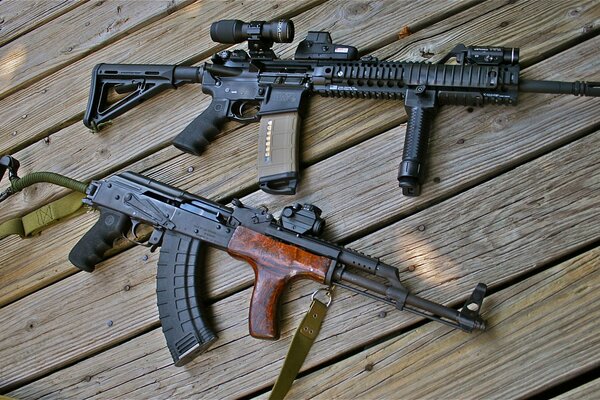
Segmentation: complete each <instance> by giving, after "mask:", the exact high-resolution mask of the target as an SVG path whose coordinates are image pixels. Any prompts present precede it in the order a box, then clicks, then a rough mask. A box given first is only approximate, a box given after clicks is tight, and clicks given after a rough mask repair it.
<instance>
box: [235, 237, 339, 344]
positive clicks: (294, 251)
mask: <svg viewBox="0 0 600 400" xmlns="http://www.w3.org/2000/svg"><path fill="white" fill-rule="evenodd" d="M227 251H228V253H229V254H230V255H231V256H232V257H234V258H237V259H240V260H244V261H246V262H247V263H248V264H250V265H251V266H252V268H253V269H254V276H255V282H254V292H253V293H252V300H251V302H250V317H249V324H250V328H249V330H250V335H252V336H254V337H256V338H260V339H278V338H279V326H278V316H279V312H278V310H279V297H280V295H281V293H282V292H283V289H284V288H285V285H286V284H287V283H288V282H290V281H291V280H294V279H312V280H313V281H317V282H321V283H323V282H325V276H326V274H327V270H328V269H329V266H330V264H331V260H329V258H327V257H320V256H316V255H314V254H312V253H309V252H307V251H305V250H302V249H300V248H298V247H295V246H291V245H288V244H285V243H281V242H279V241H277V240H274V239H272V238H270V237H268V236H265V235H263V234H260V233H257V232H254V231H252V230H250V229H248V228H244V227H243V226H240V227H238V228H237V229H236V230H235V232H234V234H233V236H232V238H231V241H230V242H229V248H228V249H227Z"/></svg>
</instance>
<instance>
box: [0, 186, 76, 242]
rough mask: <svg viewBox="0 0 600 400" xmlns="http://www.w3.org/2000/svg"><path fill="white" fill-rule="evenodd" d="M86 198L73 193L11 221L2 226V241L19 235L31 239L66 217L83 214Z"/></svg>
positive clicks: (0, 232) (0, 230)
mask: <svg viewBox="0 0 600 400" xmlns="http://www.w3.org/2000/svg"><path fill="white" fill-rule="evenodd" d="M84 197H85V194H83V193H78V192H73V193H70V194H69V195H67V196H65V197H63V198H60V199H58V200H55V201H53V202H51V203H49V204H46V205H45V206H43V207H40V208H38V209H37V210H35V211H32V212H30V213H29V214H27V215H25V216H23V217H22V218H14V219H10V220H8V221H6V222H4V223H2V224H0V240H1V239H4V238H5V237H7V236H9V235H19V236H21V237H22V238H27V237H31V236H32V235H33V234H35V233H37V232H40V231H41V230H43V229H45V228H47V227H49V226H51V225H53V224H54V223H56V222H57V221H59V220H61V219H63V218H65V217H68V216H72V215H75V214H76V213H77V214H78V213H80V212H83V211H84V209H83V203H82V202H81V200H82V199H83V198H84Z"/></svg>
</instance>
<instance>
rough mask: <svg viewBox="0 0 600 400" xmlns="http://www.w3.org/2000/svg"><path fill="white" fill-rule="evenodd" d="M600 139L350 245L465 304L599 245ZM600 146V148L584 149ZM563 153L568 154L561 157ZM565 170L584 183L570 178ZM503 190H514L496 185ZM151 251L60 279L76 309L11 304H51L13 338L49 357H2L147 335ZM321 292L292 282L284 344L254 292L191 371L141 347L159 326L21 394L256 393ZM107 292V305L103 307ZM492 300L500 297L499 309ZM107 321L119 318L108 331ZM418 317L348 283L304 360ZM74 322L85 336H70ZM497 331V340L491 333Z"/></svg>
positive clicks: (221, 313) (419, 286)
mask: <svg viewBox="0 0 600 400" xmlns="http://www.w3.org/2000/svg"><path fill="white" fill-rule="evenodd" d="M599 143H600V132H596V133H594V134H592V135H589V136H587V137H585V138H583V139H581V140H579V141H577V142H575V143H573V144H571V145H568V146H565V147H564V148H561V149H559V150H557V151H555V152H552V153H550V154H548V155H546V156H543V157H540V158H538V159H536V160H534V161H532V162H530V163H527V164H525V165H523V166H521V167H518V168H516V169H514V170H512V171H510V172H507V173H506V174H503V175H501V176H500V177H498V178H496V179H494V180H491V181H489V182H486V183H485V184H482V185H478V186H476V187H475V188H473V189H471V190H469V191H467V192H464V193H462V194H460V195H458V196H456V197H453V198H451V199H449V200H447V201H445V202H443V203H440V204H438V205H436V206H433V207H430V208H429V209H427V210H425V211H422V212H420V213H417V214H415V215H413V216H411V217H408V218H406V219H404V220H402V221H400V222H398V223H395V224H393V225H390V226H388V227H386V228H383V229H381V230H379V231H377V232H375V233H373V234H371V235H369V236H367V237H365V238H363V239H360V240H358V241H356V242H353V243H351V244H350V247H353V248H357V249H361V250H365V249H372V248H375V247H377V249H378V251H379V252H378V254H377V255H378V256H382V258H383V260H384V261H385V262H388V263H391V264H392V265H396V266H398V267H400V268H402V269H403V270H404V272H403V273H402V274H401V275H402V276H401V277H402V279H403V280H404V282H406V284H407V286H408V287H409V288H410V289H411V291H413V292H414V293H419V294H420V295H422V296H426V297H427V298H430V299H432V300H435V301H441V302H446V301H447V302H450V303H451V304H457V303H459V302H460V301H464V298H465V297H466V295H467V294H468V293H469V292H470V290H471V289H472V288H473V287H474V285H475V284H476V283H477V282H479V281H483V282H487V283H489V284H490V286H491V287H494V286H496V285H499V284H502V283H503V282H506V281H509V280H510V279H513V278H515V277H516V276H519V275H522V274H524V273H527V272H532V271H534V270H536V269H538V268H540V267H541V266H544V265H547V264H548V263H550V262H552V261H553V259H554V258H556V257H561V254H568V253H569V251H572V250H574V249H577V248H581V247H584V246H586V245H588V244H590V243H593V242H594V241H595V240H597V238H598V236H599V234H600V231H599V228H598V226H597V224H595V223H594V221H595V220H597V219H598V218H599V216H600V207H599V206H598V204H599V202H598V193H600V191H599V189H600V170H598V168H597V161H598V156H599V154H600V153H599V151H600V150H598V149H597V148H598V144H599ZM592 148H596V150H595V151H591V152H589V151H584V150H586V149H592ZM557 159H558V160H561V161H560V162H557ZM565 176H571V177H573V178H574V179H573V180H571V181H567V180H565V179H564V177H565ZM531 182H538V184H537V185H532V184H531ZM497 187H502V188H506V189H505V190H504V191H494V190H493V189H494V188H497ZM467 210H468V211H467ZM490 210H496V211H494V212H490ZM448 221H451V222H448ZM420 227H424V229H422V228H420ZM482 227H483V228H482ZM479 229H484V231H485V233H486V234H487V235H481V234H480V232H479V231H478V230H479ZM136 250H137V249H136ZM142 254H143V252H139V257H138V258H137V262H136V265H132V266H131V267H132V268H131V269H132V270H131V272H129V271H127V272H126V273H125V274H123V272H124V271H125V270H124V269H123V268H119V266H118V265H114V266H111V267H110V268H102V270H101V271H99V272H100V273H99V274H98V276H97V277H93V276H92V275H94V274H76V275H74V276H72V277H70V278H67V279H65V280H63V281H61V282H59V283H57V284H54V285H52V286H51V287H50V288H55V289H56V293H57V294H58V293H60V295H61V296H64V295H65V294H66V293H68V296H69V297H70V298H72V299H78V300H77V301H74V302H73V303H75V304H77V306H73V309H69V310H68V312H65V311H66V310H65V309H64V306H63V307H62V308H61V307H58V306H52V304H53V303H55V302H54V301H52V299H51V297H52V293H45V292H47V290H43V291H39V292H37V293H35V294H33V295H32V296H28V297H27V298H25V299H23V300H22V301H20V302H17V303H13V304H11V305H9V306H7V307H6V308H7V309H10V308H12V307H16V305H17V304H18V303H21V306H20V307H19V309H20V310H21V314H20V315H19V316H18V318H19V319H20V320H19V321H17V320H15V319H13V320H10V321H1V320H0V323H2V324H3V325H5V326H16V327H19V326H22V325H23V324H24V323H26V319H27V316H29V317H30V318H31V317H32V315H31V314H29V312H27V313H26V312H23V310H32V308H34V307H37V306H39V303H40V301H44V302H45V301H47V302H48V303H49V304H48V308H47V309H46V310H45V311H44V318H48V319H49V321H47V322H44V323H41V322H40V323H39V324H36V325H35V327H34V328H33V329H32V332H31V333H30V334H29V335H23V333H22V334H21V335H20V337H21V339H20V340H22V341H23V344H16V343H14V344H15V346H16V348H13V352H18V353H20V352H21V351H20V350H19V351H15V350H18V349H20V347H21V346H25V345H26V344H27V346H29V347H31V346H33V347H35V348H38V349H40V351H42V352H43V354H45V355H46V357H47V359H45V360H39V359H38V360H17V359H15V358H16V357H14V356H11V354H10V353H9V352H8V351H3V352H2V353H0V356H2V357H4V358H6V360H10V361H11V364H12V362H14V363H18V364H19V365H20V366H22V367H23V368H25V369H28V368H30V366H28V364H38V363H40V362H41V363H42V364H45V365H48V363H54V362H57V358H58V359H59V360H60V359H61V358H62V357H65V355H66V354H65V352H68V351H70V350H67V349H65V348H64V347H61V346H52V345H51V344H47V343H41V342H42V341H43V338H44V337H45V336H46V335H48V334H50V332H52V333H51V336H55V335H56V337H60V341H61V342H64V341H68V342H69V344H70V347H71V348H73V347H74V348H75V349H77V350H76V351H74V353H81V352H84V351H85V349H87V350H88V351H89V349H90V347H93V346H98V345H100V343H101V342H102V341H107V340H108V341H110V340H112V339H114V338H115V337H116V336H123V335H124V334H125V333H128V332H127V331H129V330H134V331H141V330H142V328H141V327H140V326H139V325H140V323H142V324H143V323H145V322H146V321H148V319H152V320H155V321H156V320H157V316H156V311H155V307H154V299H153V293H152V291H153V289H154V282H153V276H154V274H153V273H152V272H149V271H148V267H149V265H148V264H150V265H154V264H155V261H154V260H152V259H150V260H146V261H143V259H142ZM122 256H123V255H120V256H117V257H115V261H117V263H118V264H122V263H119V262H118V259H119V258H120V257H122ZM111 261H112V260H111ZM111 261H108V262H107V263H110V262H111ZM408 266H413V267H414V270H413V271H412V272H407V271H406V270H405V268H407V267H408ZM247 269H249V268H247ZM411 269H413V268H411ZM142 274H143V275H146V276H142ZM142 279H143V281H140V280H142ZM95 284H101V285H102V290H101V292H102V293H103V294H105V295H104V296H100V294H98V295H97V296H98V297H94V298H92V299H89V297H90V295H87V294H86V295H85V297H83V298H79V297H80V296H82V294H84V293H88V292H89V291H91V290H92V286H93V285H95ZM125 285H130V287H131V289H130V290H129V291H127V292H125V291H123V290H122V289H121V288H123V287H124V286H125ZM58 287H61V289H58ZM315 287H316V285H312V284H311V285H309V284H305V283H304V284H298V285H294V287H293V289H292V290H290V293H289V294H288V296H287V303H286V304H285V305H284V308H283V311H284V317H283V318H282V339H281V340H279V341H277V342H264V341H258V340H256V339H253V338H251V337H249V336H248V335H247V333H246V332H247V324H246V321H247V319H246V318H247V316H246V314H247V304H248V303H247V302H248V301H249V296H250V292H251V290H250V289H247V290H244V291H242V292H240V293H237V294H234V295H232V296H229V297H227V298H226V299H224V300H222V301H219V302H218V303H216V304H215V305H213V308H214V313H215V315H214V319H215V323H216V328H217V332H218V335H219V337H220V338H219V340H218V341H217V343H215V345H214V346H213V349H212V350H210V351H208V352H207V353H205V354H202V355H200V356H198V357H197V358H196V359H195V361H194V363H193V364H192V365H190V366H189V367H186V368H184V369H182V368H176V367H173V366H172V365H169V362H168V361H169V357H170V356H169V354H168V350H167V349H166V346H165V344H164V342H162V343H160V344H153V345H152V346H150V347H148V346H146V345H144V346H141V343H142V342H151V341H152V342H153V341H159V340H158V339H157V338H158V337H160V329H156V330H153V331H152V332H151V335H152V337H153V338H152V339H150V338H144V336H142V337H141V338H136V339H134V340H131V341H129V342H126V343H124V344H123V345H121V346H118V347H115V348H114V349H111V350H109V351H106V352H103V353H100V354H99V355H98V356H95V357H93V358H90V359H87V360H84V361H82V362H80V363H77V364H75V365H74V366H73V367H69V368H67V369H65V370H61V371H59V372H57V373H56V374H52V375H50V376H49V377H47V378H43V379H41V380H38V381H36V382H34V383H32V384H31V385H27V386H25V388H28V389H25V388H23V389H22V390H25V392H20V391H17V392H15V393H14V394H15V395H19V396H22V395H25V397H29V396H32V395H33V393H35V392H37V391H39V393H43V392H46V391H48V390H50V391H56V393H58V395H59V396H60V397H71V396H77V397H81V396H90V395H93V394H94V393H101V394H102V396H106V397H115V396H132V395H133V396H136V395H137V396H144V393H152V395H153V396H157V397H165V398H166V397H170V396H174V395H177V396H181V397H190V396H198V395H201V396H202V397H215V396H218V397H233V396H235V395H244V394H245V393H246V394H248V393H252V392H253V391H256V390H258V389H261V388H263V387H265V385H267V384H269V383H272V381H273V379H274V377H275V375H276V373H277V371H278V367H279V362H280V361H281V360H282V358H283V357H284V355H285V352H286V346H287V344H288V343H289V338H290V335H291V334H292V330H293V329H294V325H295V324H296V323H297V321H298V320H299V319H300V317H301V314H302V312H303V311H304V310H305V309H306V307H307V305H308V298H307V297H308V294H309V293H311V292H312V290H313V288H315ZM53 290H54V289H53ZM144 292H147V294H146V295H144V294H143V293H144ZM109 293H114V294H112V295H111V294H109ZM111 297H112V298H113V300H111ZM100 298H101V303H102V308H100V309H99V308H98V307H100V304H98V300H99V299H100ZM144 299H147V300H148V304H147V305H146V306H143V305H142V304H141V302H142V301H143V300H144ZM493 305H494V302H491V304H490V306H492V307H493ZM75 308H78V310H75ZM381 311H386V312H387V316H386V317H385V318H381V317H379V313H380V312H381ZM28 314H29V315H28ZM74 314H75V315H74ZM492 315H493V314H492ZM40 317H41V316H40ZM50 320H51V321H50ZM107 320H111V321H113V322H114V324H113V325H112V326H111V327H107V326H106V321H107ZM416 320H417V319H416V318H415V317H414V316H412V315H411V314H408V313H402V312H398V311H397V310H394V309H391V308H390V307H389V306H385V305H381V304H379V303H377V302H375V301H373V300H370V299H366V298H364V297H361V296H358V295H353V294H349V293H348V292H344V291H342V290H338V291H337V293H336V301H335V307H333V308H332V309H331V310H330V311H329V313H328V315H327V320H326V322H325V324H324V327H323V330H322V332H321V334H320V336H319V339H318V341H317V343H315V346H314V348H313V351H312V353H311V354H312V356H311V357H310V358H309V359H308V360H307V361H306V363H305V367H306V368H310V367H312V366H315V365H318V364H319V363H322V362H325V361H327V360H328V359H331V358H333V357H337V356H338V355H339V354H340V353H341V352H343V351H349V350H351V349H356V348H359V347H360V346H364V345H366V344H368V343H370V342H372V341H373V340H376V339H377V338H381V337H383V336H384V335H386V334H390V333H393V332H397V331H398V330H399V329H402V328H405V327H407V326H410V325H411V324H414V322H415V321H416ZM138 321H139V322H138ZM155 325H156V324H154V325H150V326H148V328H150V327H152V326H155ZM75 326H77V327H78V328H77V331H78V333H79V334H80V335H83V337H85V340H84V339H83V338H80V337H75V335H74V334H72V333H70V332H72V331H73V329H74V327H75ZM490 332H491V333H490V334H491V335H493V330H491V331H490ZM11 336H12V335H11ZM40 346H42V347H40ZM2 347H4V346H2ZM42 348H43V350H41V349H42ZM13 360H14V361H13ZM14 367H16V365H13V368H14ZM40 368H44V366H42V365H37V366H36V367H35V371H38V370H39V369H40ZM133 368H135V369H136V371H138V372H134V371H133V370H132V369H133ZM209 370H210V373H207V371H209ZM125 371H127V372H125ZM7 372H8V373H10V372H11V371H7ZM30 390H31V391H33V392H29V391H30ZM132 391H133V392H132ZM458 394H459V393H457V395H458ZM450 397H453V396H450Z"/></svg>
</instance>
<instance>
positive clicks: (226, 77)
mask: <svg viewBox="0 0 600 400" xmlns="http://www.w3.org/2000/svg"><path fill="white" fill-rule="evenodd" d="M210 35H211V38H212V39H213V40H214V41H216V42H220V43H240V42H243V41H245V40H247V41H248V47H249V54H248V53H247V52H245V51H243V50H234V51H221V52H219V53H217V54H215V55H214V56H213V57H212V60H211V61H212V63H204V64H203V65H202V66H200V67H187V66H181V65H134V64H99V65H97V66H96V67H95V68H94V70H93V72H92V83H91V89H90V97H89V101H88V105H87V109H86V112H85V116H84V119H83V123H84V124H85V125H86V126H87V127H89V128H91V129H93V130H98V129H99V128H100V126H101V125H102V124H103V123H105V122H107V121H108V120H111V119H113V118H115V117H117V116H118V115H121V114H123V113H124V112H126V111H127V110H129V109H131V108H132V107H134V106H136V105H137V104H139V103H141V102H142V101H143V100H146V99H148V98H149V97H152V96H154V95H156V94H158V93H160V92H162V91H164V90H166V89H171V88H177V87H178V86H181V85H183V84H185V83H201V84H202V91H203V92H204V93H206V94H209V95H210V96H212V98H213V100H212V103H211V104H210V105H209V106H208V107H207V108H206V110H204V111H203V112H202V113H201V114H200V115H199V116H198V117H197V118H196V119H194V120H193V121H192V122H191V123H190V124H189V125H188V126H187V127H186V128H185V129H184V130H183V131H182V132H181V133H180V134H179V135H178V136H177V137H176V138H175V139H174V140H173V145H174V146H175V147H177V148H179V149H181V150H182V151H184V152H187V153H191V154H196V155H199V154H201V153H202V152H203V151H204V149H205V147H206V145H207V144H208V143H209V142H210V141H211V140H213V138H214V137H215V135H216V134H217V133H219V131H220V130H221V129H222V127H223V125H224V123H225V122H226V121H228V120H236V121H239V122H242V123H248V122H255V121H258V120H260V121H261V125H260V134H259V151H258V171H259V186H260V188H261V189H262V190H264V191H265V192H267V193H273V194H294V193H295V191H296V186H297V183H298V179H299V174H298V131H299V129H300V122H301V116H302V112H303V110H304V108H305V99H306V97H307V95H308V94H312V93H316V94H319V95H321V96H326V97H360V98H369V99H371V98H372V99H398V100H404V108H405V110H406V113H407V114H408V125H407V128H406V138H405V141H404V151H403V153H402V162H401V164H400V169H399V172H398V181H399V184H400V187H401V188H402V192H403V194H404V195H407V196H418V195H419V194H420V187H421V182H422V177H423V171H424V161H425V152H426V150H427V145H428V141H429V131H430V129H431V123H432V120H433V117H434V115H435V112H436V110H437V108H438V106H440V105H460V106H484V105H486V104H508V105H515V104H517V95H518V93H519V91H521V92H538V93H561V94H574V95H577V96H600V84H599V83H597V82H557V81H538V80H520V79H519V72H520V66H519V64H518V61H519V49H517V48H505V47H488V46H475V47H467V46H464V45H462V44H459V45H458V46H456V47H455V48H454V49H453V50H452V51H451V52H450V53H449V54H448V55H446V56H445V57H444V58H443V59H442V60H441V61H440V63H438V64H431V63H414V62H398V61H379V60H377V59H376V58H374V57H372V56H367V57H363V58H361V59H359V58H358V51H357V49H356V48H355V47H351V46H345V45H339V44H333V43H332V40H331V36H330V34H329V32H309V33H308V35H307V37H306V39H304V40H303V41H301V42H300V43H299V45H298V48H297V49H296V53H295V56H294V60H280V59H278V58H277V56H276V55H275V53H274V52H273V50H272V49H271V47H272V46H273V43H274V42H291V41H292V40H293V37H294V27H293V24H292V21H290V20H281V21H275V22H264V21H253V22H250V23H244V22H242V21H239V20H223V21H219V22H215V23H213V24H212V26H211V29H210ZM453 57H454V58H455V59H456V61H457V63H458V64H457V65H446V64H445V63H446V62H447V61H449V60H450V58H453ZM114 91H116V92H117V94H125V93H128V95H127V96H126V97H125V98H122V99H120V100H118V101H116V102H110V101H109V98H111V96H113V95H114V93H113V92H114ZM253 105H254V106H258V107H259V111H258V113H256V114H254V115H248V112H249V109H251V108H252V106H253Z"/></svg>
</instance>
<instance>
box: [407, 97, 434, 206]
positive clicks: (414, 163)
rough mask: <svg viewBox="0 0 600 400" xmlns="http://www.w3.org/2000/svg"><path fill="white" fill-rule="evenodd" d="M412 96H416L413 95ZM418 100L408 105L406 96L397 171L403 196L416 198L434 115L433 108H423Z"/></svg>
mask: <svg viewBox="0 0 600 400" xmlns="http://www.w3.org/2000/svg"><path fill="white" fill-rule="evenodd" d="M413 96H415V97H416V96H417V95H414V94H413ZM420 100H421V99H420V98H417V100H415V103H416V104H415V105H409V98H408V95H407V101H406V106H405V109H406V113H407V114H408V123H407V126H406V138H405V140H404V150H403V152H402V162H401V163H400V168H399V171H398V183H399V185H400V187H401V188H402V194H404V195H405V196H418V195H420V194H421V181H422V178H423V171H424V165H425V155H426V152H427V146H428V144H429V132H430V130H431V122H432V120H433V116H434V115H435V108H433V107H432V106H429V105H427V106H424V105H423V104H421V103H420Z"/></svg>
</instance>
